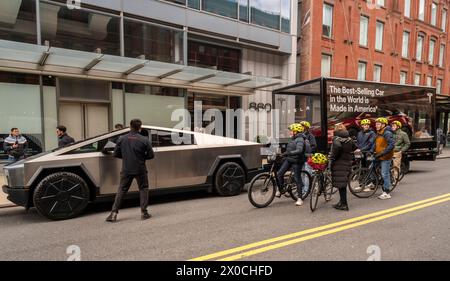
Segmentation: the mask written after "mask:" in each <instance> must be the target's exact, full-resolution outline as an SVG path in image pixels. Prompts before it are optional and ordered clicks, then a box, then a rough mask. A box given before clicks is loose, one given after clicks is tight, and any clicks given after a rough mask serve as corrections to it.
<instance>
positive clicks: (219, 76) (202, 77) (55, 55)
mask: <svg viewBox="0 0 450 281" xmlns="http://www.w3.org/2000/svg"><path fill="white" fill-rule="evenodd" d="M0 61H2V62H4V63H2V64H1V65H2V66H5V65H7V66H10V65H13V66H14V67H15V68H18V71H21V70H22V71H23V70H24V69H25V70H26V68H29V69H28V70H39V71H40V72H41V73H43V74H46V73H51V74H54V72H56V71H57V72H58V73H60V74H61V75H65V76H70V75H73V74H84V75H89V77H90V78H96V77H97V76H98V77H99V78H101V79H105V78H109V79H111V80H117V81H120V80H121V79H122V80H123V79H127V81H133V82H134V81H136V82H139V81H142V82H144V83H148V82H154V83H167V84H176V85H177V86H179V87H183V86H185V87H201V88H202V89H208V88H210V89H211V90H214V89H216V90H220V91H228V90H229V91H230V92H235V93H242V94H253V92H254V91H255V90H257V89H264V88H268V87H272V86H275V85H285V84H286V83H285V82H286V81H284V80H281V79H275V78H269V77H261V76H254V75H250V74H241V73H232V72H225V71H217V70H213V69H208V68H201V67H193V66H185V65H179V64H172V63H165V62H158V61H151V60H145V59H139V58H127V57H120V56H113V55H106V54H98V53H95V52H83V51H76V50H69V49H63V48H56V47H47V46H42V45H35V44H27V43H21V42H14V41H7V40H0ZM17 63H21V64H20V67H19V66H15V65H16V64H17ZM23 65H26V66H27V67H24V66H23ZM29 65H31V66H29ZM33 65H34V66H33ZM32 66H33V67H32ZM14 67H13V68H14ZM10 68H11V67H9V69H10ZM55 69H56V70H55ZM66 72H67V73H66ZM74 76H75V75H74ZM193 85H195V86H193Z"/></svg>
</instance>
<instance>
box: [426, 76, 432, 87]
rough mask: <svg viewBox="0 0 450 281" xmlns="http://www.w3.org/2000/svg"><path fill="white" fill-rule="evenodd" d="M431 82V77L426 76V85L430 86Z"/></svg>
mask: <svg viewBox="0 0 450 281" xmlns="http://www.w3.org/2000/svg"><path fill="white" fill-rule="evenodd" d="M432 84H433V77H431V76H427V86H428V87H431V86H432Z"/></svg>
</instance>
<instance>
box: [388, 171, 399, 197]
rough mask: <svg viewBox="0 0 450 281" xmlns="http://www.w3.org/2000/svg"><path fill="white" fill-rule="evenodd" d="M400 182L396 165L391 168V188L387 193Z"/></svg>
mask: <svg viewBox="0 0 450 281" xmlns="http://www.w3.org/2000/svg"><path fill="white" fill-rule="evenodd" d="M399 182H400V170H399V169H398V168H397V167H392V169H391V189H390V190H389V193H391V192H392V191H394V189H395V188H396V187H397V186H398V183H399Z"/></svg>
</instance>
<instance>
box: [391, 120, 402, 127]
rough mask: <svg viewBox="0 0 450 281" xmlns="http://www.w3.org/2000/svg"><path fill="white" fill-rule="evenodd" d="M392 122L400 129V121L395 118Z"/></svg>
mask: <svg viewBox="0 0 450 281" xmlns="http://www.w3.org/2000/svg"><path fill="white" fill-rule="evenodd" d="M392 124H395V125H397V127H398V128H399V129H400V128H401V127H402V122H400V121H398V120H395V121H394V122H392Z"/></svg>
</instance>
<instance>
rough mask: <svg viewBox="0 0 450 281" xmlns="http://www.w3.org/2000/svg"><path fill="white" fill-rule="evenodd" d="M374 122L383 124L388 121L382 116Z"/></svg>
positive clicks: (386, 123)
mask: <svg viewBox="0 0 450 281" xmlns="http://www.w3.org/2000/svg"><path fill="white" fill-rule="evenodd" d="M376 122H377V123H382V124H385V125H388V124H389V121H388V120H387V118H384V117H380V118H377V121H376Z"/></svg>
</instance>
